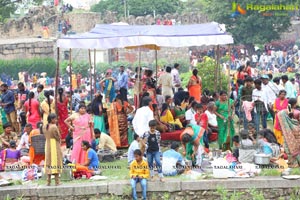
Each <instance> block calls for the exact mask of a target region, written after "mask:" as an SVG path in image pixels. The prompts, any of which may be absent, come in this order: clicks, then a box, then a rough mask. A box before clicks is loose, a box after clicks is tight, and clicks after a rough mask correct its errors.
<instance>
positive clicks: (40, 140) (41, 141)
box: [31, 135, 46, 154]
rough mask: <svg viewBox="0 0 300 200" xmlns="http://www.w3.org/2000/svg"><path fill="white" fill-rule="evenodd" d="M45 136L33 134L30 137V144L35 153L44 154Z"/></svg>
mask: <svg viewBox="0 0 300 200" xmlns="http://www.w3.org/2000/svg"><path fill="white" fill-rule="evenodd" d="M45 144H46V138H45V136H44V135H35V136H32V137H31V145H32V146H33V148H34V153H35V154H45Z"/></svg>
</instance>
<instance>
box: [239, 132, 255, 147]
mask: <svg viewBox="0 0 300 200" xmlns="http://www.w3.org/2000/svg"><path fill="white" fill-rule="evenodd" d="M240 136H241V138H242V140H241V145H242V146H243V147H250V146H253V142H252V140H250V139H249V134H248V131H247V130H244V129H242V130H241V131H240Z"/></svg>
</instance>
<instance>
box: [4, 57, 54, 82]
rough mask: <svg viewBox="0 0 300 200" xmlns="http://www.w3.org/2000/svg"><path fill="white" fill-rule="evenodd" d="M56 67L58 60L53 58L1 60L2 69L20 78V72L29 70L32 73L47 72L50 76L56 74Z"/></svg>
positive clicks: (14, 77) (13, 76)
mask: <svg viewBox="0 0 300 200" xmlns="http://www.w3.org/2000/svg"><path fill="white" fill-rule="evenodd" d="M55 69H56V62H55V60H54V59H52V58H32V59H14V60H0V71H1V72H5V74H7V75H10V76H11V77H12V78H13V79H19V77H18V73H19V72H21V71H28V72H29V73H30V74H32V73H42V72H46V73H47V74H48V75H49V76H54V75H55Z"/></svg>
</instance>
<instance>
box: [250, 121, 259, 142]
mask: <svg viewBox="0 0 300 200" xmlns="http://www.w3.org/2000/svg"><path fill="white" fill-rule="evenodd" d="M248 132H249V138H250V140H252V142H253V143H254V144H255V141H256V137H257V133H256V129H255V125H254V124H253V123H249V124H248Z"/></svg>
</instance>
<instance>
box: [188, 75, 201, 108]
mask: <svg viewBox="0 0 300 200" xmlns="http://www.w3.org/2000/svg"><path fill="white" fill-rule="evenodd" d="M188 90H189V94H190V97H194V98H195V101H197V102H198V103H200V99H201V92H202V81H201V78H200V76H198V70H197V69H194V70H193V76H191V78H190V81H189V83H188Z"/></svg>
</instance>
